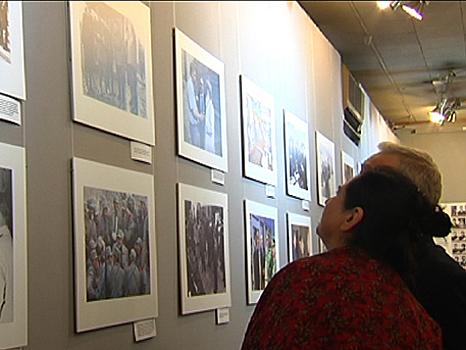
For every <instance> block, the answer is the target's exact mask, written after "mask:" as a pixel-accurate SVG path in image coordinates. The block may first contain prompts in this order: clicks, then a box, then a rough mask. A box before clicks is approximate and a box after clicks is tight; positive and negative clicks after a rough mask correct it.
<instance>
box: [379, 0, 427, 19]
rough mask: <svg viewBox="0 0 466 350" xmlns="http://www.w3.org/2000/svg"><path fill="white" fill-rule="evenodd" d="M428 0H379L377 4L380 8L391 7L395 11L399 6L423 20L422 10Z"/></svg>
mask: <svg viewBox="0 0 466 350" xmlns="http://www.w3.org/2000/svg"><path fill="white" fill-rule="evenodd" d="M427 3H428V2H427V1H377V5H378V7H379V8H380V9H382V10H383V9H386V8H388V7H390V8H391V9H392V10H393V11H396V10H397V9H398V8H399V7H401V9H402V10H403V11H404V12H406V13H407V14H408V15H410V16H411V17H413V18H415V19H417V20H418V21H422V18H423V17H424V15H423V13H422V10H423V8H424V6H425V5H427Z"/></svg>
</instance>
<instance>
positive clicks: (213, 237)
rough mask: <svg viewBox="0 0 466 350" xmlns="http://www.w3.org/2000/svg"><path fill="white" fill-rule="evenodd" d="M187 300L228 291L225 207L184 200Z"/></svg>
mask: <svg viewBox="0 0 466 350" xmlns="http://www.w3.org/2000/svg"><path fill="white" fill-rule="evenodd" d="M184 210H185V213H184V215H185V221H186V224H185V230H186V232H185V235H186V265H187V274H188V276H187V277H188V289H187V293H188V297H196V296H200V295H206V294H217V293H225V292H226V287H227V286H226V275H225V271H226V269H225V243H224V242H225V236H224V208H223V207H221V206H217V205H209V204H203V203H201V202H199V201H196V202H195V201H191V200H185V201H184Z"/></svg>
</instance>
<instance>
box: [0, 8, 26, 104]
mask: <svg viewBox="0 0 466 350" xmlns="http://www.w3.org/2000/svg"><path fill="white" fill-rule="evenodd" d="M0 93H3V94H6V95H9V96H12V97H15V98H19V99H21V100H25V99H26V82H25V77H24V44H23V2H22V1H0Z"/></svg>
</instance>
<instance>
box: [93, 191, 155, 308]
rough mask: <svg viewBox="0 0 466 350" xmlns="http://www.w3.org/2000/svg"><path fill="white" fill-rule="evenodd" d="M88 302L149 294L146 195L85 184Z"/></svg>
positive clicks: (149, 272)
mask: <svg viewBox="0 0 466 350" xmlns="http://www.w3.org/2000/svg"><path fill="white" fill-rule="evenodd" d="M84 200H85V203H84V215H85V217H84V227H85V240H86V244H85V249H86V285H87V301H88V302H90V301H96V300H103V299H113V298H124V297H132V296H138V295H145V294H150V292H151V282H150V281H151V277H150V275H151V266H150V258H149V257H150V249H149V246H150V244H149V235H150V234H151V232H149V216H148V212H149V209H150V208H149V204H148V202H149V201H148V200H149V199H148V197H146V196H141V195H137V194H133V193H125V192H117V191H109V190H105V189H100V188H93V187H86V186H85V187H84Z"/></svg>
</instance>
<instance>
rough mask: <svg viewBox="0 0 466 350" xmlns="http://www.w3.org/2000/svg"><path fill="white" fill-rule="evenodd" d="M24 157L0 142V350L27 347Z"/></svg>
mask: <svg viewBox="0 0 466 350" xmlns="http://www.w3.org/2000/svg"><path fill="white" fill-rule="evenodd" d="M26 204H27V203H26V156H25V150H24V148H22V147H17V146H11V145H7V144H4V143H0V348H2V349H10V348H16V347H23V346H26V345H27V314H28V303H27V295H28V291H27V275H28V273H27V229H26V213H27V210H26Z"/></svg>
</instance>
